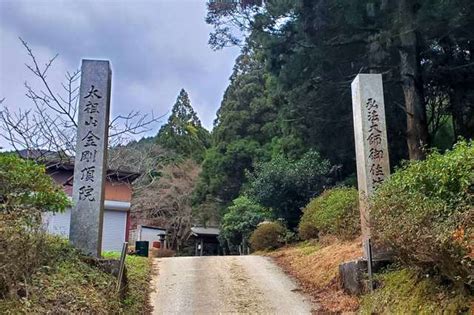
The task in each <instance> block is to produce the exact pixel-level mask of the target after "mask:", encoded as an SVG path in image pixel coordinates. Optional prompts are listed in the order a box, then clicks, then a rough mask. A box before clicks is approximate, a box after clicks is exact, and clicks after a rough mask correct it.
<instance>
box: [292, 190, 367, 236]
mask: <svg viewBox="0 0 474 315" xmlns="http://www.w3.org/2000/svg"><path fill="white" fill-rule="evenodd" d="M359 233H360V219H359V209H358V193H357V190H356V189H354V188H346V187H337V188H333V189H329V190H326V191H325V192H323V193H322V194H321V195H320V196H318V197H316V198H314V199H312V200H311V201H310V202H309V204H308V205H307V206H306V207H305V208H304V209H303V216H302V218H301V220H300V224H299V236H300V238H302V239H304V240H308V239H312V238H317V237H318V236H319V235H333V236H336V237H338V238H341V239H351V238H354V237H356V236H357V235H359Z"/></svg>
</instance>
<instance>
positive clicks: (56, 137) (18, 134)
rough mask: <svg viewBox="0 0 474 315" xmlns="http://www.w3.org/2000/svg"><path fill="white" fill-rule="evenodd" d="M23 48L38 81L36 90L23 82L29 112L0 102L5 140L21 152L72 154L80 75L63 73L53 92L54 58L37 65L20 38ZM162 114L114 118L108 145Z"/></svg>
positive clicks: (147, 128)
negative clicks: (28, 101) (58, 86)
mask: <svg viewBox="0 0 474 315" xmlns="http://www.w3.org/2000/svg"><path fill="white" fill-rule="evenodd" d="M20 41H21V43H22V45H23V46H24V47H25V49H26V51H27V53H28V56H29V58H30V63H27V64H25V66H26V67H27V69H29V70H30V72H31V73H32V74H33V77H34V78H35V79H36V80H37V82H39V84H40V88H39V89H35V88H33V87H32V86H31V85H30V84H29V83H28V82H25V89H26V96H27V98H28V99H30V100H31V102H32V104H33V109H31V110H27V111H22V110H21V109H19V110H18V111H17V112H12V111H11V110H9V109H8V107H7V106H6V105H5V104H4V100H5V98H3V99H1V100H0V106H1V107H0V130H2V131H3V132H2V133H1V135H0V136H1V137H2V138H3V139H5V140H6V141H7V142H8V143H9V144H10V145H11V146H12V147H13V148H14V149H15V150H16V151H19V150H22V149H28V150H36V151H38V152H43V151H45V152H46V151H55V152H62V153H64V154H66V155H71V156H72V155H74V152H75V146H76V133H77V114H78V112H77V111H78V100H79V85H80V76H81V73H80V71H79V70H76V71H74V72H67V73H66V75H65V81H64V82H62V83H61V87H62V89H59V91H55V90H54V89H53V87H52V86H51V84H50V82H48V74H49V71H50V70H51V69H52V65H53V62H54V61H55V60H56V58H57V57H58V55H55V56H54V57H53V58H51V59H49V60H48V61H47V62H46V63H45V64H44V65H43V66H40V63H39V61H38V59H37V58H36V56H35V54H34V53H33V50H32V49H31V48H30V46H29V45H28V43H27V42H26V41H24V40H23V39H22V38H20ZM163 117H164V115H162V116H155V115H154V114H153V112H152V113H151V114H141V113H140V112H139V111H131V112H129V113H128V114H125V115H118V116H116V117H115V118H113V119H112V120H111V122H110V124H109V145H110V146H117V145H120V144H123V143H124V142H126V141H128V140H130V139H131V137H132V136H134V135H140V134H143V133H145V132H148V131H150V130H152V129H153V128H154V126H155V124H156V123H157V122H158V121H160V120H161V119H162V118H163Z"/></svg>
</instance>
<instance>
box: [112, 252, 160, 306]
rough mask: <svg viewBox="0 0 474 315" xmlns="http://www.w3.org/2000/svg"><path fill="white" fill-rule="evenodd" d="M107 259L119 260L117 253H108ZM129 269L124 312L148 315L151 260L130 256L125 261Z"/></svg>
mask: <svg viewBox="0 0 474 315" xmlns="http://www.w3.org/2000/svg"><path fill="white" fill-rule="evenodd" d="M103 256H104V257H105V258H115V259H119V258H120V254H119V253H117V252H108V253H104V255H103ZM125 266H126V268H127V280H128V284H127V290H126V296H125V299H124V301H123V305H122V310H123V312H124V313H125V314H146V313H148V311H149V310H150V306H149V305H150V304H149V303H148V297H149V293H150V280H151V275H152V264H151V260H150V259H148V258H146V257H140V256H130V255H128V256H127V258H126V259H125Z"/></svg>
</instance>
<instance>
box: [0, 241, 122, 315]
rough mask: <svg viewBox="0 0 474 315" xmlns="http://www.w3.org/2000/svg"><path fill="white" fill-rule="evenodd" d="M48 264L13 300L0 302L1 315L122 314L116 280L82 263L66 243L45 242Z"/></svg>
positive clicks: (23, 284)
mask: <svg viewBox="0 0 474 315" xmlns="http://www.w3.org/2000/svg"><path fill="white" fill-rule="evenodd" d="M43 254H44V255H47V256H48V257H49V258H50V260H49V264H47V265H44V266H41V267H39V268H38V269H36V270H34V271H32V272H33V273H32V275H31V277H29V278H28V279H24V281H23V283H21V288H20V289H19V290H18V292H16V294H15V296H14V297H9V298H5V299H0V313H1V314H29V313H31V312H34V313H53V314H58V313H62V314H66V313H84V314H88V313H94V314H111V313H120V312H121V303H120V301H119V299H118V298H117V296H116V294H115V290H114V288H115V283H116V279H115V277H113V276H112V275H109V274H107V273H104V272H102V271H100V270H99V269H98V268H96V267H93V266H91V265H89V264H87V263H85V262H84V261H82V260H81V255H80V254H79V253H78V252H77V251H76V250H75V249H74V248H72V247H71V246H70V245H69V244H68V243H67V241H65V240H63V239H60V238H57V237H50V238H48V242H47V246H46V247H45V252H44V253H43Z"/></svg>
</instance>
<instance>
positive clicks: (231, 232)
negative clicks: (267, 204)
mask: <svg viewBox="0 0 474 315" xmlns="http://www.w3.org/2000/svg"><path fill="white" fill-rule="evenodd" d="M270 215H271V214H270V211H268V210H267V209H265V208H264V207H262V206H261V205H259V204H258V203H256V202H255V201H253V200H252V199H250V198H248V197H246V196H241V197H239V198H236V199H234V200H233V201H232V205H231V206H229V207H228V208H227V212H226V214H224V217H223V218H222V222H221V234H220V237H221V238H222V239H223V240H226V241H227V243H228V244H229V245H237V246H238V245H241V244H245V243H246V242H247V241H248V239H249V237H250V234H251V233H252V232H253V231H254V230H255V228H256V227H257V225H258V224H259V223H260V222H263V221H264V220H265V219H268V218H269V217H270Z"/></svg>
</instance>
